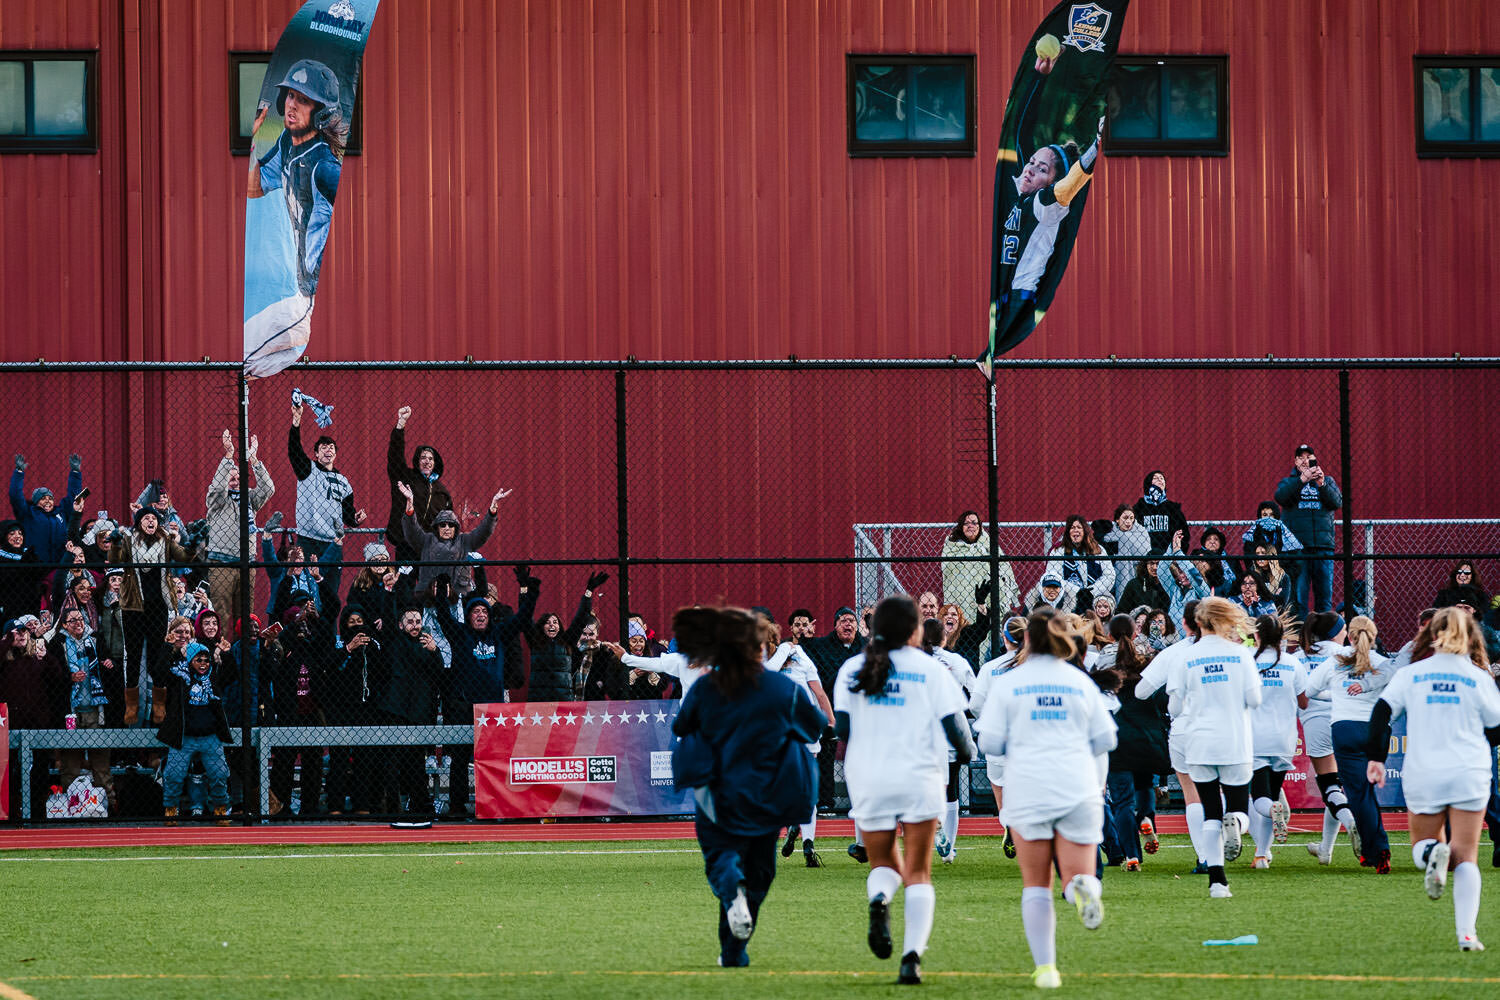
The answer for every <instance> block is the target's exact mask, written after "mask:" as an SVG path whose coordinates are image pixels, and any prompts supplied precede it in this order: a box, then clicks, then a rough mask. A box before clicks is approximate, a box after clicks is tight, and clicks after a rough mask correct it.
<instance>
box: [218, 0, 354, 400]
mask: <svg viewBox="0 0 1500 1000" xmlns="http://www.w3.org/2000/svg"><path fill="white" fill-rule="evenodd" d="M378 3H379V0H333V2H331V3H330V2H328V0H311V2H309V3H306V4H304V5H303V6H302V8H301V9H300V10H299V11H298V12H297V14H296V16H295V17H293V18H292V21H291V23H290V24H288V25H287V27H286V30H285V31H283V32H282V35H281V40H280V41H279V42H278V43H277V45H276V51H275V52H274V53H272V55H271V61H270V64H269V65H268V66H267V67H266V76H265V81H264V83H263V84H262V85H261V90H260V99H259V102H258V110H257V112H256V116H255V128H254V140H253V145H252V148H251V158H250V167H249V178H248V186H247V200H246V205H245V314H244V315H245V364H246V366H247V368H248V369H249V374H250V376H251V377H253V378H265V377H266V376H269V375H274V374H276V373H277V372H279V371H281V370H282V369H283V368H285V367H286V366H287V365H289V364H291V363H293V362H294V361H296V360H297V359H298V358H300V357H301V356H302V352H303V351H305V350H306V349H307V343H308V339H309V337H310V335H311V325H312V310H313V299H314V297H315V295H316V293H317V290H318V277H319V274H320V272H321V270H322V266H323V252H324V250H325V249H326V248H327V246H328V236H329V232H330V230H331V228H332V225H333V201H334V198H335V197H336V196H337V194H338V186H339V173H340V169H341V167H342V164H343V158H344V150H345V147H346V146H347V145H348V141H349V128H350V123H351V122H352V121H353V117H354V94H355V87H356V85H357V84H358V81H359V66H360V59H361V57H362V55H363V53H364V47H365V41H366V40H367V39H368V38H369V32H370V22H371V20H373V18H374V16H375V7H376V5H377V4H378ZM268 195H276V196H277V197H267V196H268Z"/></svg>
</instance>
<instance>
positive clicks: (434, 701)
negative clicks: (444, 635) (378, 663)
mask: <svg viewBox="0 0 1500 1000" xmlns="http://www.w3.org/2000/svg"><path fill="white" fill-rule="evenodd" d="M388 654H389V656H390V665H391V676H390V682H389V683H388V684H387V685H386V689H385V697H384V698H383V699H382V700H381V702H380V707H381V708H382V709H384V710H385V711H386V712H389V713H390V714H391V715H394V716H396V718H397V719H399V720H403V721H405V722H410V723H411V724H413V725H417V726H430V725H433V724H435V723H436V722H437V711H438V698H439V697H440V696H441V694H442V684H443V657H442V654H441V653H439V652H438V651H437V650H435V649H432V650H429V649H427V648H426V647H425V646H423V645H422V643H421V642H420V641H419V640H417V639H413V638H412V637H411V636H409V635H407V634H406V633H405V632H400V633H398V634H397V635H396V636H395V637H394V638H392V639H391V643H390V648H389V650H388Z"/></svg>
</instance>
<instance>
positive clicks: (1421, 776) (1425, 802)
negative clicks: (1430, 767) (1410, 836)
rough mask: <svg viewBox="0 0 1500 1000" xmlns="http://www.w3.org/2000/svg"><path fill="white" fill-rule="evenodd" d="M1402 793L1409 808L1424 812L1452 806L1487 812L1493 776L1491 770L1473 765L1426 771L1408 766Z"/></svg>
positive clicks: (1430, 813)
mask: <svg viewBox="0 0 1500 1000" xmlns="http://www.w3.org/2000/svg"><path fill="white" fill-rule="evenodd" d="M1401 794H1402V797H1403V798H1405V799H1406V808H1407V809H1409V810H1410V811H1412V812H1414V813H1417V814H1418V815H1420V816H1432V815H1435V814H1436V813H1440V812H1442V811H1443V810H1444V809H1449V808H1452V809H1465V810H1468V811H1470V812H1473V811H1476V810H1477V811H1479V812H1483V811H1484V809H1485V807H1486V806H1487V805H1489V801H1490V780H1489V775H1488V774H1486V773H1485V772H1483V771H1478V770H1475V769H1473V768H1469V769H1463V770H1459V769H1454V770H1445V771H1440V772H1426V773H1419V772H1416V771H1411V770H1407V771H1405V772H1403V773H1402V775H1401Z"/></svg>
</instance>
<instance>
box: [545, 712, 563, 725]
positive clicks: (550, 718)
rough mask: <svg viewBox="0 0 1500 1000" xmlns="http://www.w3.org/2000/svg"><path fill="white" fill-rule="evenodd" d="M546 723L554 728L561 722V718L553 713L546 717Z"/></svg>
mask: <svg viewBox="0 0 1500 1000" xmlns="http://www.w3.org/2000/svg"><path fill="white" fill-rule="evenodd" d="M547 721H548V722H550V723H552V724H553V725H554V726H555V725H557V724H558V723H559V722H561V721H562V716H560V715H558V714H557V713H556V712H553V713H552V714H551V715H549V716H547Z"/></svg>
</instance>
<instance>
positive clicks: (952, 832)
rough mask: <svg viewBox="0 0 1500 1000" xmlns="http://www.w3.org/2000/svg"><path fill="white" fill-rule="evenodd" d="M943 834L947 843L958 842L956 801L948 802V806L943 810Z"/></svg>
mask: <svg viewBox="0 0 1500 1000" xmlns="http://www.w3.org/2000/svg"><path fill="white" fill-rule="evenodd" d="M943 836H945V837H947V838H948V843H950V844H956V843H958V803H957V802H950V803H948V808H947V809H946V810H944V812H943Z"/></svg>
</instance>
